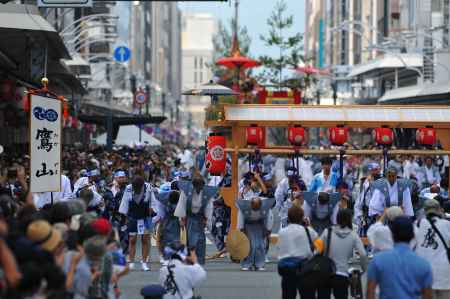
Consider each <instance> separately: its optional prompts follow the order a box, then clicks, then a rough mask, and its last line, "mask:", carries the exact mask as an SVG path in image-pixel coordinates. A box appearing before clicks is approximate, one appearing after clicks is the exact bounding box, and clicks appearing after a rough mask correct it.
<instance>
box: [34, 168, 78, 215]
mask: <svg viewBox="0 0 450 299" xmlns="http://www.w3.org/2000/svg"><path fill="white" fill-rule="evenodd" d="M52 195H53V202H54V203H56V202H59V201H69V200H71V199H72V187H71V185H70V180H69V178H68V177H67V176H65V175H61V191H60V192H42V193H35V194H33V201H34V205H35V206H36V208H38V209H41V208H42V207H43V206H45V205H46V204H49V203H51V202H52Z"/></svg>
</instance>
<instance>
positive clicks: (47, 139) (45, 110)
mask: <svg viewBox="0 0 450 299" xmlns="http://www.w3.org/2000/svg"><path fill="white" fill-rule="evenodd" d="M30 99H31V106H30V108H31V109H30V158H31V166H30V168H31V169H30V191H31V192H50V191H52V192H59V191H60V189H61V132H62V130H61V125H62V122H61V117H62V109H61V102H60V101H59V100H58V99H55V98H47V97H43V96H39V95H31V96H30Z"/></svg>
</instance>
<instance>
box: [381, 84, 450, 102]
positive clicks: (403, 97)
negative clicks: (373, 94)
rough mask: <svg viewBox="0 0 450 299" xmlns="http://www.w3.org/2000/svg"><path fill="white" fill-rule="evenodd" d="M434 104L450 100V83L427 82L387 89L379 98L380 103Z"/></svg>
mask: <svg viewBox="0 0 450 299" xmlns="http://www.w3.org/2000/svg"><path fill="white" fill-rule="evenodd" d="M427 102H428V104H433V103H438V102H439V103H443V102H446V103H449V102H450V85H449V84H448V83H447V82H445V83H438V84H433V83H428V84H427V83H425V84H422V85H414V86H408V87H402V88H396V89H392V90H389V91H387V92H386V93H385V94H384V95H383V96H382V97H381V98H380V99H379V100H378V103H379V104H403V103H410V104H418V103H421V104H427Z"/></svg>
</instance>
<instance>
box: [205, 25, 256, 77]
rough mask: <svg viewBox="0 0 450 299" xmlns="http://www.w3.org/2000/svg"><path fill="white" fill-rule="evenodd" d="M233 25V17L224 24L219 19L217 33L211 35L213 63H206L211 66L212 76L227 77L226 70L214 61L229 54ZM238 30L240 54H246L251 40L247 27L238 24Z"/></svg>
mask: <svg viewBox="0 0 450 299" xmlns="http://www.w3.org/2000/svg"><path fill="white" fill-rule="evenodd" d="M234 26H235V20H234V18H232V19H231V20H230V21H229V23H228V24H224V23H223V22H222V21H219V24H218V30H217V33H216V35H215V36H214V37H213V46H214V54H213V63H212V64H208V67H210V68H211V70H212V72H213V74H214V76H216V77H219V78H223V77H227V75H228V70H227V69H225V68H224V67H221V66H217V65H216V64H215V61H216V60H217V59H219V58H222V57H227V56H230V54H231V53H230V51H231V46H232V44H233V30H234V29H233V28H234ZM238 32H239V33H238V41H239V47H240V50H241V54H242V55H243V56H248V55H249V51H250V45H251V42H252V40H251V38H250V35H249V33H248V30H247V27H245V26H243V27H240V26H239V28H238Z"/></svg>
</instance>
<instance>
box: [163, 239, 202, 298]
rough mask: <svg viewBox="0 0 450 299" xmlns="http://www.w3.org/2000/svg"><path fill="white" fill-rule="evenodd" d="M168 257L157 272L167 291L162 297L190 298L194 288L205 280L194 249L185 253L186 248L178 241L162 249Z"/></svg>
mask: <svg viewBox="0 0 450 299" xmlns="http://www.w3.org/2000/svg"><path fill="white" fill-rule="evenodd" d="M164 253H165V256H166V257H167V258H168V259H169V262H168V263H167V265H164V266H163V267H162V268H161V269H160V272H159V282H160V283H161V285H163V286H164V287H165V289H166V291H167V293H166V295H164V299H179V298H186V299H191V298H193V295H194V288H196V287H198V286H199V285H200V284H201V283H202V282H203V281H205V280H206V271H205V270H204V269H203V267H202V266H201V265H200V264H199V263H198V260H197V255H196V253H195V250H191V251H190V252H189V256H188V253H187V249H186V247H185V246H184V245H181V244H180V243H179V242H175V243H173V244H171V246H167V247H166V248H165V249H164Z"/></svg>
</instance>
